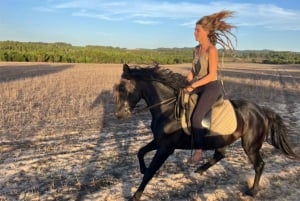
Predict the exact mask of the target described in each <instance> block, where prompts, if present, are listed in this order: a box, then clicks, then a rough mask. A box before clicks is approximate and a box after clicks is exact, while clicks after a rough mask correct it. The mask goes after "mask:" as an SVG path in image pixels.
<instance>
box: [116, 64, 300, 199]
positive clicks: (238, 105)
mask: <svg viewBox="0 0 300 201" xmlns="http://www.w3.org/2000/svg"><path fill="white" fill-rule="evenodd" d="M187 84H188V83H187V81H186V79H185V77H184V76H183V75H181V74H178V73H173V72H172V71H170V70H168V69H164V68H160V67H158V66H155V67H147V68H140V67H133V68H132V67H129V66H128V65H127V64H125V65H124V66H123V74H122V79H121V81H120V83H119V84H117V85H116V86H115V88H114V97H115V104H116V105H115V115H116V117H118V118H127V117H129V116H130V115H131V114H132V113H133V109H134V108H135V106H136V104H137V103H138V102H139V101H140V100H141V99H144V100H145V102H146V104H147V106H148V109H149V110H150V112H151V115H152V122H151V129H152V132H153V140H152V141H151V142H150V143H148V144H147V145H146V146H144V147H142V148H141V149H140V150H139V152H138V159H139V164H140V171H141V173H142V174H144V176H143V180H142V182H141V184H140V186H139V188H138V189H137V191H136V192H135V194H134V195H133V197H132V198H130V200H140V197H141V196H142V193H143V191H144V189H145V187H146V185H147V183H148V182H149V181H150V180H151V179H152V177H153V175H154V174H155V173H156V171H157V170H158V169H159V168H160V167H161V165H162V164H163V163H164V162H165V161H166V159H167V158H168V157H169V156H170V155H171V154H172V153H173V152H174V150H175V149H191V148H192V147H191V140H192V139H191V137H190V136H188V135H186V134H185V133H184V131H183V130H182V128H181V124H180V121H178V120H176V118H175V114H174V107H175V97H176V94H177V92H178V90H179V89H180V88H184V87H185V86H187ZM231 103H232V104H233V106H234V109H235V112H236V115H237V121H238V126H237V129H236V131H235V132H234V133H232V134H231V135H225V136H224V135H222V136H212V135H209V134H208V135H206V136H205V139H204V143H203V144H204V145H203V147H200V148H201V149H203V150H211V149H214V150H215V153H214V155H213V158H211V159H210V160H209V161H208V162H207V163H205V164H204V165H202V166H200V167H199V168H198V169H197V170H196V172H199V173H203V172H204V171H206V170H207V169H208V168H209V167H211V166H212V165H214V164H215V163H217V162H218V161H220V160H221V159H222V158H224V157H225V149H226V146H227V145H229V144H231V143H233V142H235V141H236V140H237V139H239V138H241V142H242V147H243V149H244V151H245V153H246V154H247V156H248V157H249V160H250V162H251V163H252V165H253V166H254V170H255V178H254V183H253V186H252V187H251V188H250V189H249V190H247V192H246V194H248V195H252V196H254V195H255V194H256V193H257V192H258V186H259V180H260V177H261V175H262V171H263V168H264V164H265V163H264V161H263V160H262V158H261V155H260V149H261V147H262V144H263V142H264V141H265V139H266V138H267V137H269V138H270V142H271V144H272V145H273V146H274V147H276V148H279V149H280V150H281V151H282V152H283V153H284V154H285V155H286V156H287V157H289V158H293V159H297V158H298V157H297V155H296V154H295V153H294V152H293V150H292V149H291V147H290V145H289V144H288V142H287V137H286V133H287V128H286V126H285V125H284V123H283V120H282V119H281V117H280V116H279V115H278V114H276V113H275V112H273V111H272V110H271V109H268V108H265V107H259V106H258V105H256V104H254V103H251V102H249V101H244V100H231ZM153 150H156V153H155V155H154V157H153V159H152V161H151V163H150V165H149V167H146V165H145V161H144V155H145V154H146V153H148V152H150V151H153Z"/></svg>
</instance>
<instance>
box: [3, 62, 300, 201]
mask: <svg viewBox="0 0 300 201" xmlns="http://www.w3.org/2000/svg"><path fill="white" fill-rule="evenodd" d="M1 65H4V64H1ZM1 65H0V70H1ZM5 65H6V64H5ZM22 65H23V64H22ZM81 65H82V64H77V65H74V66H67V67H66V66H65V65H64V66H63V67H61V68H59V69H56V70H57V71H53V69H52V67H51V66H47V68H49V69H48V70H49V72H51V74H47V75H46V74H44V73H43V74H42V75H41V76H40V77H38V78H37V77H32V76H31V74H30V76H29V77H28V76H26V77H23V78H22V79H19V78H18V77H16V76H14V77H13V80H12V81H9V82H8V81H3V80H1V81H0V92H2V93H1V94H2V95H3V94H4V95H5V94H9V95H10V96H12V97H15V94H14V93H13V92H12V91H11V90H12V88H10V86H14V87H18V86H19V87H20V89H22V88H24V87H27V86H32V83H39V84H36V85H37V87H41V88H42V87H50V84H51V81H52V80H53V79H54V78H55V79H54V84H55V83H60V80H63V83H65V82H66V79H67V78H68V79H71V78H70V77H72V78H73V77H74V80H73V79H72V80H70V82H67V83H68V85H66V86H68V87H66V88H62V89H61V90H62V91H63V93H62V91H58V92H56V91H55V90H53V93H52V94H53V95H52V100H53V99H55V103H57V104H58V103H59V101H60V100H69V99H70V101H69V102H68V104H74V105H71V106H72V107H69V106H68V105H67V104H66V105H62V107H66V108H67V109H66V110H65V111H66V114H65V116H63V115H64V113H63V112H64V111H61V110H62V109H61V108H62V107H59V108H58V109H57V110H58V111H59V112H60V113H58V114H60V115H61V117H60V118H58V116H55V117H51V118H50V117H49V118H45V117H44V118H43V119H38V120H36V121H33V119H34V118H36V117H35V115H38V114H39V113H37V114H36V113H35V110H34V109H35V108H38V106H39V105H37V106H36V104H35V102H34V101H33V100H34V98H32V99H30V100H31V102H27V103H25V104H24V107H26V105H28V104H33V106H34V107H32V108H33V109H32V110H31V112H32V118H33V119H32V120H31V121H24V122H27V124H26V125H21V124H20V126H16V127H6V126H5V125H4V124H2V126H1V129H0V153H1V155H0V169H1V171H0V200H7V201H8V200H9V201H10V200H12V201H14V200H43V201H44V200H49V201H50V200H86V201H88V200H91V201H96V200H97V201H116V200H117V201H125V200H127V199H128V198H129V196H130V195H132V193H133V192H134V191H135V190H136V188H137V187H138V185H139V184H140V182H141V179H142V175H141V174H140V173H139V167H138V160H137V158H136V153H137V151H138V149H139V148H141V147H142V146H143V145H145V144H146V143H147V142H149V141H150V140H151V139H152V134H151V132H150V130H149V125H150V114H149V112H144V113H141V114H138V115H137V116H134V117H132V118H130V119H128V120H126V121H117V120H116V119H115V117H114V116H113V106H114V105H113V101H112V94H111V88H112V86H113V84H114V83H116V82H118V80H119V75H120V69H119V66H117V67H116V68H114V67H112V66H109V67H110V69H113V71H112V72H110V71H108V70H107V68H104V67H105V65H103V66H102V65H92V66H89V65H83V66H81ZM15 66H16V67H18V68H19V66H18V64H16V65H15ZM226 66H227V67H226V68H225V69H223V79H224V82H225V87H226V91H227V94H228V96H229V97H231V98H244V99H247V100H251V101H254V102H256V103H258V104H260V105H265V106H269V107H271V108H272V109H274V110H275V111H276V112H277V113H279V114H280V115H281V116H282V117H283V118H284V119H285V121H286V123H287V124H288V125H289V127H291V131H290V135H289V136H290V139H291V141H292V142H293V145H294V147H295V150H296V151H297V152H298V153H300V149H299V147H300V139H299V131H300V127H299V126H300V105H299V103H298V102H299V101H298V100H300V89H299V83H300V66H272V65H255V64H243V65H241V64H240V65H239V64H231V65H226ZM106 67H107V66H106ZM170 68H171V69H172V70H174V71H178V72H182V73H185V72H186V70H187V68H186V67H185V65H181V66H179V67H178V66H177V67H176V66H173V67H172V66H170ZM32 69H33V70H34V71H36V69H37V70H38V71H39V69H40V68H39V67H38V65H36V66H34V68H32ZM32 69H31V70H32ZM82 69H84V71H83V70H82ZM5 70H7V68H5ZM21 70H22V68H21ZM26 72H30V73H32V71H30V70H29V69H26ZM86 72H88V74H87V76H86V74H85V73H86ZM94 74H95V76H94ZM14 75H15V74H14ZM20 75H22V73H21V74H20ZM60 75H62V76H61V77H59V76H60ZM77 76H78V77H77ZM80 77H84V79H83V80H82V81H78V80H79V78H80ZM56 78H57V79H56ZM36 79H37V80H36ZM29 81H30V82H29ZM67 81H68V80H67ZM76 81H77V82H79V83H78V85H76V83H77V82H76ZM27 82H29V83H30V85H27ZM44 82H45V85H43V84H40V83H44ZM103 82H105V83H106V84H105V85H103ZM69 83H72V85H74V89H73V88H72V87H71V84H69ZM57 86H60V85H54V89H56V88H57ZM84 86H87V87H86V88H85V87H84ZM91 86H92V87H91ZM90 88H91V89H90ZM20 89H18V90H20ZM87 89H88V90H87ZM8 90H10V92H9V91H8ZM34 90H36V88H34ZM68 91H70V94H69V92H68ZM41 92H42V91H39V93H41ZM48 92H52V89H49V90H47V93H48ZM15 93H16V98H17V97H18V95H19V94H18V91H16V92H15ZM22 93H24V91H23V92H22ZM59 94H63V95H64V96H62V97H61V96H60V95H59ZM4 95H3V96H2V97H4V98H5V97H6V96H4ZM25 95H27V96H28V98H30V93H25ZM56 95H57V96H58V97H55V96H56ZM35 96H37V94H35ZM35 96H34V97H35ZM73 96H74V99H72V97H73ZM22 97H23V96H22ZM25 97H26V96H25ZM43 98H44V97H43ZM67 98H69V99H67ZM24 100H25V99H24ZM26 100H27V99H26ZM50 100H51V99H50ZM75 100H78V102H79V103H78V106H77V105H76V104H75V103H73V102H74V101H75ZM85 100H87V102H85ZM62 102H63V101H62ZM2 103H3V104H2ZM17 103H19V102H15V105H17ZM63 103H64V102H63ZM1 104H2V105H1V106H2V108H4V106H5V107H8V106H7V105H8V104H9V103H8V102H5V104H4V101H3V102H1ZM41 104H46V103H41ZM15 105H13V104H12V105H10V107H11V108H20V107H21V106H15ZM54 106H55V104H54ZM54 106H52V107H53V108H52V109H53V110H54ZM22 107H23V106H22ZM78 107H82V108H80V109H78ZM20 109H22V108H20ZM59 109H61V110H59ZM72 109H73V110H76V111H74V113H72V112H71V111H69V110H72ZM55 110H56V108H55ZM2 111H4V110H3V109H2ZM41 111H43V112H45V111H44V110H41ZM0 112H1V111H0ZM10 112H16V111H10ZM6 113H7V114H6V115H8V114H10V113H9V111H6ZM0 114H1V113H0ZM18 114H23V113H22V112H19V113H16V114H14V116H13V117H14V118H16V120H17V117H19V116H18ZM43 114H44V113H43ZM2 115H4V114H2ZM24 115H25V114H24ZM21 117H22V116H20V118H21ZM41 117H43V115H41ZM21 119H23V118H21ZM16 125H19V123H18V122H16ZM33 128H34V129H33ZM212 154H213V152H211V151H207V152H205V160H207V158H208V157H211V156H212ZM262 155H263V159H264V161H265V162H266V166H265V170H264V173H263V181H262V184H261V191H260V192H259V194H258V195H257V197H256V198H252V197H248V196H244V195H243V194H242V193H241V192H242V191H244V190H245V189H246V187H247V185H248V184H247V183H248V182H249V179H248V178H251V177H253V175H254V171H253V169H252V167H251V165H250V164H249V162H248V160H247V158H246V155H245V154H244V152H243V150H242V148H241V145H240V141H238V142H236V143H234V144H233V145H231V146H230V147H229V148H228V154H227V158H226V159H224V160H222V161H221V162H220V163H218V164H217V165H215V166H213V167H212V168H211V169H209V170H208V171H207V172H206V173H205V174H204V175H198V174H194V173H193V171H194V170H195V169H196V167H193V166H188V165H187V164H186V159H187V158H188V157H189V156H190V151H182V150H176V151H175V153H174V154H173V155H172V156H171V157H170V158H169V159H168V160H167V161H166V162H165V164H164V165H163V167H162V168H161V169H160V170H159V171H158V173H157V174H156V175H155V177H154V178H153V179H152V180H151V181H150V183H149V185H148V186H147V187H146V190H145V192H144V194H143V196H142V200H143V201H157V200H168V201H190V200H194V201H199V200H202V201H204V200H209V201H217V200H228V201H232V200H242V201H254V200H255V201H256V200H264V201H265V200H276V201H282V200H288V201H296V200H299V199H298V198H299V197H300V189H299V186H300V163H299V162H297V161H293V160H290V159H287V158H286V157H284V156H283V155H282V154H281V153H280V152H279V151H278V150H276V149H274V148H273V147H272V146H270V145H269V144H267V143H264V145H263V149H262ZM152 156H153V153H149V154H148V155H147V156H146V162H147V163H149V162H150V160H151V158H152Z"/></svg>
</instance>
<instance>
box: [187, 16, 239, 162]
mask: <svg viewBox="0 0 300 201" xmlns="http://www.w3.org/2000/svg"><path fill="white" fill-rule="evenodd" d="M232 14H233V12H231V11H221V12H218V13H215V14H212V15H208V16H204V17H202V18H201V19H200V20H198V21H197V23H196V28H195V32H194V35H195V39H196V41H198V42H199V45H198V46H196V47H195V49H194V60H193V64H192V70H191V71H190V72H189V73H188V75H187V80H188V81H189V82H190V85H189V86H188V87H187V88H186V90H187V91H188V92H189V93H191V92H193V93H197V94H198V95H199V99H198V102H197V105H196V107H195V110H194V113H193V115H192V134H193V140H194V146H195V147H196V148H197V147H202V145H203V143H205V142H204V135H205V133H206V132H205V131H204V130H203V128H202V125H201V121H202V119H203V118H204V116H205V115H206V113H207V112H208V111H209V109H210V108H211V106H212V105H213V103H214V102H215V101H216V100H217V98H218V97H219V96H220V95H221V94H222V90H221V86H220V84H219V82H218V80H217V70H218V50H217V48H216V44H217V43H218V44H220V45H221V46H222V47H223V48H224V49H233V46H232V43H231V40H230V38H229V36H228V34H229V35H230V36H233V37H235V36H234V35H233V34H232V33H231V31H230V30H231V29H232V28H234V27H235V26H233V25H231V24H228V23H226V22H225V21H223V20H224V19H225V18H227V17H231V16H232ZM223 38H224V39H225V40H223ZM201 159H202V151H201V149H196V150H195V152H194V154H193V156H192V157H191V158H190V159H189V160H188V162H189V163H192V164H197V163H198V162H199V161H200V160H201Z"/></svg>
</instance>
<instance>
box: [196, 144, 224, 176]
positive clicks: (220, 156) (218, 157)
mask: <svg viewBox="0 0 300 201" xmlns="http://www.w3.org/2000/svg"><path fill="white" fill-rule="evenodd" d="M225 152H226V148H225V147H222V148H219V149H216V150H215V153H214V156H213V158H211V159H209V161H208V162H206V163H205V164H203V165H201V166H200V167H198V169H197V170H196V171H195V172H196V173H200V174H203V172H205V171H206V170H207V169H208V168H210V167H211V166H213V165H214V164H216V163H217V162H218V161H220V160H222V159H223V158H225Z"/></svg>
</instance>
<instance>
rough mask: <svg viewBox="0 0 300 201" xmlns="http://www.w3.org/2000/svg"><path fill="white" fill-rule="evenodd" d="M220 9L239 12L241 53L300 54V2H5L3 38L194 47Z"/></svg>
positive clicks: (0, 18) (0, 13) (0, 21)
mask: <svg viewBox="0 0 300 201" xmlns="http://www.w3.org/2000/svg"><path fill="white" fill-rule="evenodd" d="M220 10H232V11H234V12H235V17H234V18H231V19H230V20H228V21H229V22H230V23H232V24H235V25H236V26H237V29H235V30H234V31H233V32H234V33H235V35H236V36H237V38H238V41H237V44H236V49H238V50H246V49H247V50H262V49H270V50H283V51H297V52H300V1H298V0H297V1H296V0H253V1H242V0H228V1H207V0H206V1H205V0H203V1H201V0H197V1H196V0H192V1H188V0H180V1H179V0H126V1H121V0H120V1H118V0H117V1H114V0H5V1H1V3H0V40H1V41H3V40H14V41H23V42H28V41H31V42H66V43H70V44H72V45H76V46H85V45H103V46H113V47H121V48H129V49H133V48H159V47H170V48H172V47H193V46H195V45H197V42H196V41H195V39H194V35H193V32H194V26H195V22H196V21H197V20H198V19H199V18H201V17H202V16H204V15H208V14H212V13H214V12H218V11H220Z"/></svg>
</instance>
